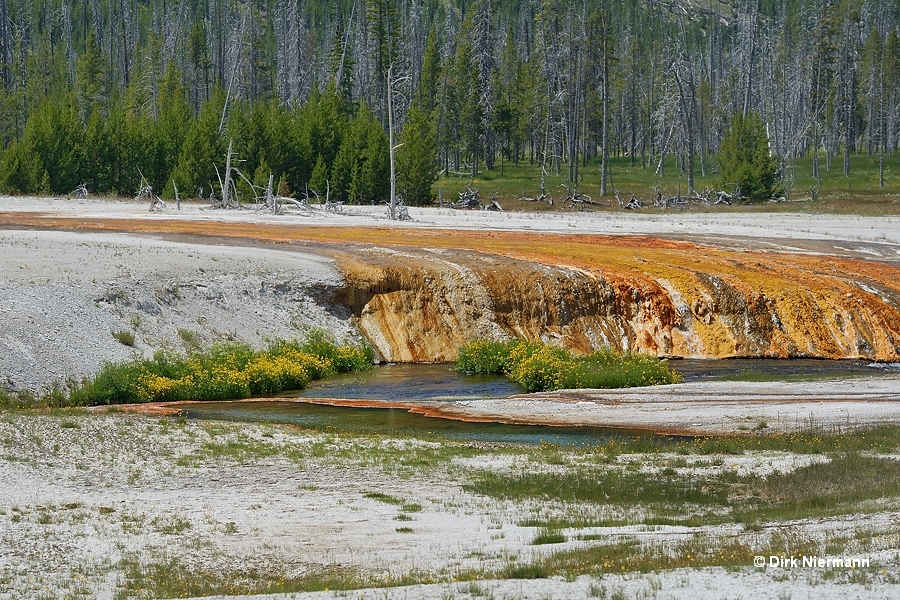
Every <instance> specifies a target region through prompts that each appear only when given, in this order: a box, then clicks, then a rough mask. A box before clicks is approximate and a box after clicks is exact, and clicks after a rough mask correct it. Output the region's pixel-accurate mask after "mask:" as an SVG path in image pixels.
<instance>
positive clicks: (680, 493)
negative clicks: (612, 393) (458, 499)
mask: <svg viewBox="0 0 900 600" xmlns="http://www.w3.org/2000/svg"><path fill="white" fill-rule="evenodd" d="M463 489H465V490H466V491H468V492H471V493H474V494H481V495H484V496H490V497H492V498H499V499H503V500H523V499H534V498H537V499H542V500H557V501H561V502H586V503H592V504H602V505H626V506H632V505H636V504H644V505H648V504H663V505H668V504H671V503H678V504H683V503H689V504H695V505H718V506H724V505H726V504H727V489H726V487H725V486H724V484H722V483H717V482H715V481H703V480H701V479H698V478H696V477H689V476H687V475H679V474H678V473H676V472H675V471H673V470H666V471H663V472H661V473H647V472H641V471H627V470H622V469H620V468H618V467H603V466H595V465H584V466H577V467H572V468H568V469H565V470H557V469H554V470H552V471H549V470H548V471H544V472H539V473H505V472H504V473H500V472H496V471H480V472H478V473H476V474H474V475H472V476H471V479H470V481H469V482H468V483H465V484H463Z"/></svg>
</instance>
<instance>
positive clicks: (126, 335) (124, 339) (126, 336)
mask: <svg viewBox="0 0 900 600" xmlns="http://www.w3.org/2000/svg"><path fill="white" fill-rule="evenodd" d="M112 336H113V337H114V338H116V341H117V342H119V343H120V344H124V345H126V346H134V333H132V332H131V331H128V330H127V329H120V330H118V331H113V334H112Z"/></svg>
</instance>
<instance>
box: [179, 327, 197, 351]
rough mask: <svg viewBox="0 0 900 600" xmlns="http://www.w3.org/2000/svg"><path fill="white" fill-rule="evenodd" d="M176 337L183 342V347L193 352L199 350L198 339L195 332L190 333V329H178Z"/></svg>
mask: <svg viewBox="0 0 900 600" xmlns="http://www.w3.org/2000/svg"><path fill="white" fill-rule="evenodd" d="M178 337H180V338H181V341H182V342H184V345H185V346H187V347H188V348H191V349H193V350H199V349H200V338H199V336H198V335H197V333H196V332H194V331H191V330H190V329H179V330H178Z"/></svg>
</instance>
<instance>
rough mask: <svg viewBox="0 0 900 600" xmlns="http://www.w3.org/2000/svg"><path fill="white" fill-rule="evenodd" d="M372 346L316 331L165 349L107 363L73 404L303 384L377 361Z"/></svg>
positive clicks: (216, 396)
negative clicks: (293, 337)
mask: <svg viewBox="0 0 900 600" xmlns="http://www.w3.org/2000/svg"><path fill="white" fill-rule="evenodd" d="M371 355H372V354H371V349H366V348H355V347H353V346H349V345H343V346H338V345H336V344H335V343H333V342H331V341H329V340H328V339H326V337H325V335H324V334H322V333H315V334H313V335H312V336H310V339H308V340H307V341H306V342H303V343H300V342H296V341H284V340H277V341H275V342H273V343H272V344H270V346H269V348H268V349H266V350H262V351H259V350H254V349H253V348H251V347H250V346H248V345H246V344H236V343H231V342H228V343H220V344H214V345H213V346H212V347H210V348H209V350H207V351H205V352H195V353H192V354H190V355H188V356H183V355H181V354H177V353H175V352H171V351H166V350H160V351H158V352H156V353H155V354H154V355H153V358H151V359H135V360H132V361H129V362H126V363H106V364H104V365H103V367H102V368H101V370H100V372H99V373H98V374H97V375H96V376H95V377H94V378H93V379H90V380H85V381H84V382H82V383H81V384H80V385H76V386H74V389H72V391H71V392H70V394H69V397H68V399H67V404H69V405H74V406H87V405H98V404H131V403H138V402H168V401H175V400H229V399H235V398H246V397H248V396H251V395H267V394H276V393H278V392H281V391H284V390H291V389H301V388H304V387H306V385H307V384H308V383H309V382H310V381H312V380H313V379H322V378H324V377H328V376H329V375H332V374H333V373H335V372H336V371H351V370H362V369H366V368H369V367H370V366H371V364H372V363H371V360H370V357H371Z"/></svg>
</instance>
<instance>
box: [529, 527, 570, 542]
mask: <svg viewBox="0 0 900 600" xmlns="http://www.w3.org/2000/svg"><path fill="white" fill-rule="evenodd" d="M567 541H569V539H568V538H567V537H566V536H565V534H563V533H562V532H561V531H559V530H558V529H549V528H544V529H541V530H540V531H538V533H537V535H536V536H534V539H533V540H531V545H532V546H541V545H544V544H563V543H565V542H567Z"/></svg>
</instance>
